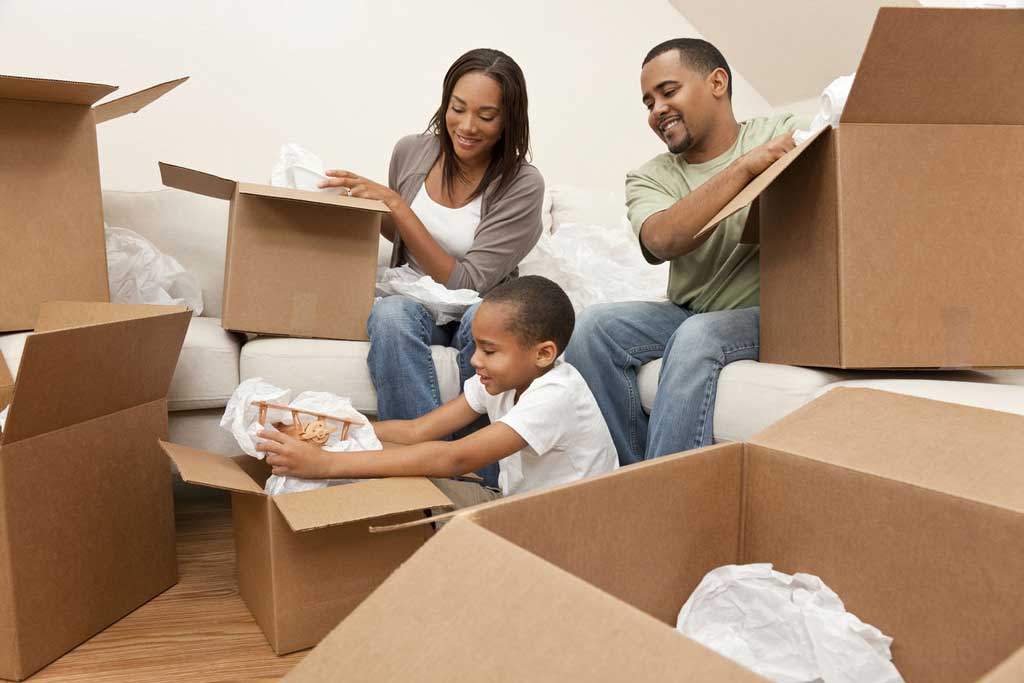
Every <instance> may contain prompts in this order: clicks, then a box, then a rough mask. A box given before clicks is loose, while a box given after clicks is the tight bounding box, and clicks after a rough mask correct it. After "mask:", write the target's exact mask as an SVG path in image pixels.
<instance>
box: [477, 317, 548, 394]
mask: <svg viewBox="0 0 1024 683" xmlns="http://www.w3.org/2000/svg"><path fill="white" fill-rule="evenodd" d="M514 313H515V310H514V308H512V306H511V305H509V304H504V303H490V302H487V301H485V302H484V303H482V304H480V308H478V309H477V311H476V315H475V316H473V340H474V341H475V342H476V352H475V353H474V354H473V357H472V358H471V359H470V363H471V364H472V365H473V368H475V369H476V374H477V375H478V376H479V377H480V383H481V384H483V385H484V389H486V390H487V393H488V394H491V395H492V396H497V395H498V394H500V393H502V392H505V391H508V390H509V389H515V390H516V397H517V398H518V396H519V394H521V393H522V392H523V391H525V390H526V388H527V387H528V386H530V382H532V381H533V380H535V379H537V378H538V377H540V376H541V374H543V372H544V370H546V369H547V368H548V367H549V366H550V365H551V364H552V363H553V362H554V360H555V358H554V356H555V355H557V354H556V352H555V351H554V344H552V343H551V342H542V343H540V344H536V345H534V346H532V347H531V346H525V345H524V344H523V343H522V342H521V341H520V340H519V338H518V337H517V336H516V335H515V334H513V333H512V332H511V331H510V330H509V329H508V322H509V317H510V316H511V315H512V314H514ZM548 347H550V348H548Z"/></svg>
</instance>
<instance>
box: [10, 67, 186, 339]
mask: <svg viewBox="0 0 1024 683" xmlns="http://www.w3.org/2000/svg"><path fill="white" fill-rule="evenodd" d="M186 80H187V79H186V78H180V79H178V80H175V81H170V82H168V83H162V84H160V85H156V86H153V87H152V88H148V89H146V90H142V91H140V92H137V93H134V94H132V95H127V96H125V97H122V98H120V99H116V100H112V101H110V102H107V103H105V104H100V105H97V106H95V107H94V106H92V105H93V104H94V103H95V102H97V101H98V100H100V99H101V98H103V97H105V96H107V95H109V94H110V93H111V92H113V91H115V90H117V86H115V85H100V84H96V83H76V82H72V81H53V80H47V79H43V78H21V77H18V76H0V292H2V293H3V295H2V297H0V332H10V331H15V330H30V329H32V324H33V323H34V322H35V320H36V314H37V309H38V306H39V304H40V303H42V302H44V301H60V300H64V299H71V298H73V299H76V300H78V301H109V299H110V293H109V291H108V286H107V251H106V246H105V242H104V235H103V201H102V195H101V193H100V165H99V157H98V156H97V148H96V125H97V124H100V123H103V122H105V121H109V120H111V119H115V118H118V117H121V116H124V115H125V114H129V113H132V112H137V111H139V110H140V109H142V108H143V107H145V106H146V105H147V104H149V103H151V102H153V101H154V100H156V99H158V98H159V97H161V96H162V95H164V94H165V93H167V92H168V91H170V90H173V89H174V88H176V87H177V86H179V85H180V84H181V83H183V82H185V81H186Z"/></svg>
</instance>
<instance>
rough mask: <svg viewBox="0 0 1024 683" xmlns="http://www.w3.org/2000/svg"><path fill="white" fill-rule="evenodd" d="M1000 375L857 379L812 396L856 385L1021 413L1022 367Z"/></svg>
mask: <svg viewBox="0 0 1024 683" xmlns="http://www.w3.org/2000/svg"><path fill="white" fill-rule="evenodd" d="M1000 379H1001V380H1002V381H1004V382H1006V383H1005V384H994V383H981V382H956V381H949V380H938V379H857V380H847V381H843V382H835V383H833V384H830V385H828V386H827V387H824V388H823V389H821V390H820V391H818V392H817V394H816V395H815V397H817V396H818V395H821V394H824V393H826V392H829V391H831V390H832V389H835V388H836V387H860V388H866V389H880V390H882V391H890V392H892V393H896V394H907V395H910V396H917V397H919V398H927V399H931V400H933V401H945V402H947V403H959V404H962V405H967V406H974V407H976V408H987V409H988V410H999V411H1001V412H1004V413H1017V414H1018V415H1024V371H1018V372H1016V373H1010V372H1006V373H1004V374H1003V375H1002V377H1001V378H1000Z"/></svg>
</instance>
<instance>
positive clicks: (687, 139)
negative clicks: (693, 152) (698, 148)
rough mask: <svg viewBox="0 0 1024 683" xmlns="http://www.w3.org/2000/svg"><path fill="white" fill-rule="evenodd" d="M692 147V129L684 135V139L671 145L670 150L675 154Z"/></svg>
mask: <svg viewBox="0 0 1024 683" xmlns="http://www.w3.org/2000/svg"><path fill="white" fill-rule="evenodd" d="M691 147H693V136H692V135H690V131H686V135H685V136H683V139H682V140H680V141H679V142H677V143H676V144H674V145H669V147H668V151H670V152H672V153H673V154H682V153H684V152H687V151H689V149H690V148H691Z"/></svg>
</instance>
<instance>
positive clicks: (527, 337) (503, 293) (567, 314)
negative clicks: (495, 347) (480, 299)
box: [484, 275, 576, 354]
mask: <svg viewBox="0 0 1024 683" xmlns="http://www.w3.org/2000/svg"><path fill="white" fill-rule="evenodd" d="M484 301H485V302H487V303H491V304H506V305H507V306H508V307H509V308H512V309H514V312H513V313H512V314H511V316H510V317H509V320H508V324H507V329H508V330H509V332H511V333H512V334H513V335H515V337H516V338H517V339H518V340H519V343H520V344H522V345H523V346H533V345H535V344H540V343H541V342H545V341H552V342H554V343H555V346H556V347H557V349H558V353H559V354H561V353H562V352H563V351H565V347H566V346H568V345H569V339H570V338H572V330H573V327H574V326H575V325H576V313H575V311H574V310H573V308H572V302H571V301H569V297H568V295H566V293H565V291H564V290H562V288H561V287H559V286H558V285H557V284H555V283H554V282H552V281H551V280H549V279H547V278H546V277H541V276H540V275H523V276H522V277H517V278H512V279H511V280H509V281H508V282H505V283H503V284H500V285H498V286H497V287H495V288H494V289H492V290H491V291H490V292H488V293H487V295H486V296H484Z"/></svg>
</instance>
